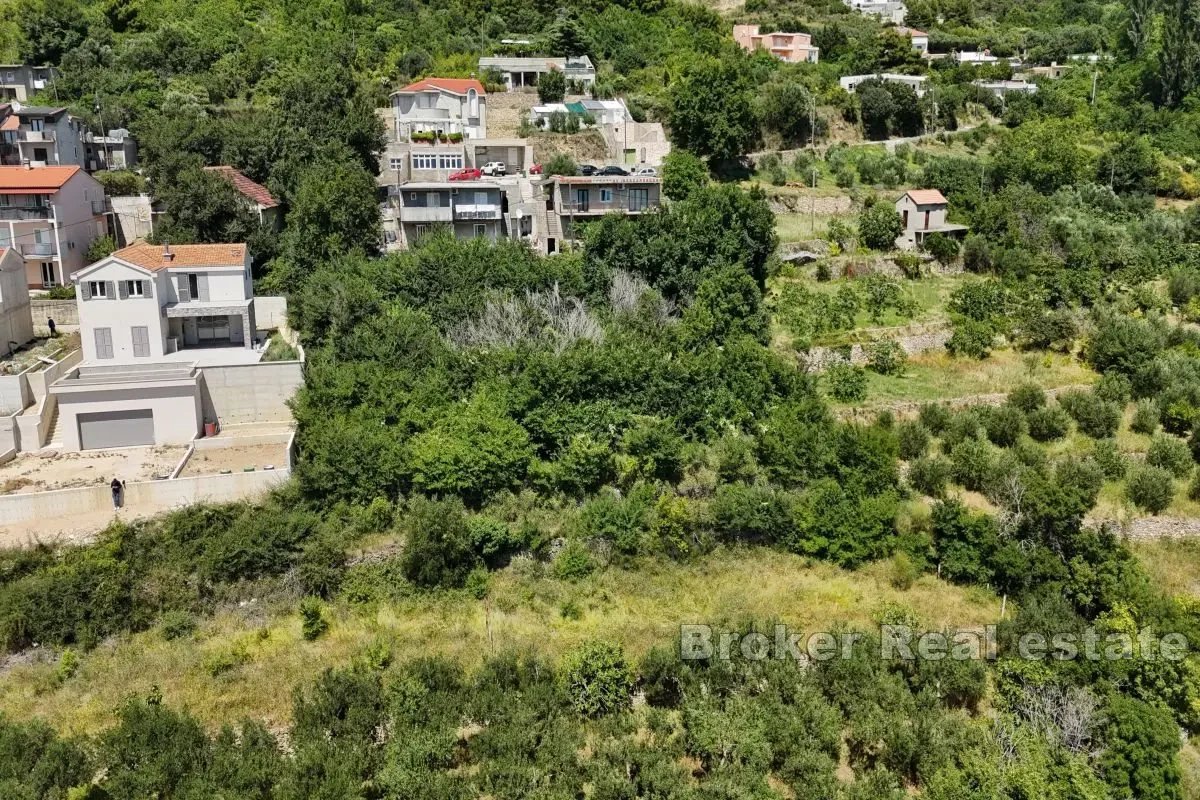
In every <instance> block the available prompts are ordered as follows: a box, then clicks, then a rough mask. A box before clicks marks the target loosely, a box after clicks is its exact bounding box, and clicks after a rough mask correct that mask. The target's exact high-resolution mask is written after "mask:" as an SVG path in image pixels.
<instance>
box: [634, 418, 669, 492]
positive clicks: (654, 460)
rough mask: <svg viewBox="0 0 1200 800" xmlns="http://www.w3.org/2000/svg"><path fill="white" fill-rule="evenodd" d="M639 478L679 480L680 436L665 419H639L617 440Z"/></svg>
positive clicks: (667, 480)
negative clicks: (619, 441) (630, 460)
mask: <svg viewBox="0 0 1200 800" xmlns="http://www.w3.org/2000/svg"><path fill="white" fill-rule="evenodd" d="M621 444H622V447H623V448H624V450H625V452H626V453H627V454H628V455H629V456H630V457H631V458H632V459H633V463H634V472H635V473H636V474H637V475H639V476H640V477H643V478H651V479H655V480H660V481H666V482H667V483H678V481H679V479H680V478H681V477H683V437H682V436H680V435H679V431H677V430H676V429H675V426H674V425H672V424H671V423H670V421H668V420H664V419H659V418H658V417H643V418H642V419H639V420H638V421H637V423H636V424H634V426H633V427H631V428H630V429H629V430H627V431H626V432H625V436H624V437H623V439H622V441H621Z"/></svg>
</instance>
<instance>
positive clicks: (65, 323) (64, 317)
mask: <svg viewBox="0 0 1200 800" xmlns="http://www.w3.org/2000/svg"><path fill="white" fill-rule="evenodd" d="M29 313H30V314H32V315H33V328H34V330H35V331H43V332H45V333H49V332H50V328H49V326H47V325H46V320H47V319H52V320H54V325H55V327H59V328H62V327H67V328H71V327H78V326H79V306H77V305H75V301H74V300H47V299H45V298H37V297H35V298H33V299H31V300H30V301H29Z"/></svg>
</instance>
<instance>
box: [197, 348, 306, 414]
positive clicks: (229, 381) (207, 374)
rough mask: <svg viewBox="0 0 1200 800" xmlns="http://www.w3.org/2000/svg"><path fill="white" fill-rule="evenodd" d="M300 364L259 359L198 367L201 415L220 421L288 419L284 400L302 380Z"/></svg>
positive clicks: (286, 399) (289, 396)
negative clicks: (256, 360) (248, 362)
mask: <svg viewBox="0 0 1200 800" xmlns="http://www.w3.org/2000/svg"><path fill="white" fill-rule="evenodd" d="M303 367H304V365H303V364H302V363H301V362H299V361H263V362H260V363H258V364H239V365H236V366H227V367H203V368H201V370H200V375H201V381H200V384H201V385H200V393H201V397H202V400H203V412H204V418H205V419H215V420H217V421H218V422H220V423H221V424H222V425H238V424H243V423H248V422H290V421H291V419H292V410H291V409H290V408H288V406H287V401H288V400H290V399H291V398H292V396H293V395H294V394H295V393H296V390H297V389H299V388H300V386H301V385H302V384H303V383H304V371H303Z"/></svg>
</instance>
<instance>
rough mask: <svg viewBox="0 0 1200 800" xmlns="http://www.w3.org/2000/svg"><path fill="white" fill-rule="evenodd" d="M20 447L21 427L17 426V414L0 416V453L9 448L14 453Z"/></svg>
mask: <svg viewBox="0 0 1200 800" xmlns="http://www.w3.org/2000/svg"><path fill="white" fill-rule="evenodd" d="M20 449H21V429H20V428H19V427H17V414H10V415H8V416H7V417H0V453H5V452H8V451H9V450H11V451H12V452H13V453H14V454H15V453H16V452H17V451H18V450H20ZM0 463H3V462H0Z"/></svg>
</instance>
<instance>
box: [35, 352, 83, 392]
mask: <svg viewBox="0 0 1200 800" xmlns="http://www.w3.org/2000/svg"><path fill="white" fill-rule="evenodd" d="M80 361H83V351H82V350H72V351H71V352H69V353H67V354H66V355H65V356H63V357H62V358H61V359H60V360H59V361H58V362H57V363H55V364H52V365H50V366H48V367H46V368H45V369H43V370H41V371H39V372H29V373H26V376H25V377H27V378H28V379H29V391H31V392H32V393H33V401H34V402H35V403H40V402H41V400H42V398H43V397H45V396H46V395H47V394H49V393H50V384H52V383H54V382H55V381H56V380H58V379H59V378H61V377H62V376H63V375H66V374H67V373H68V372H70V371H71V370H72V369H73V368H74V367H75V366H76V365H77V364H78V363H79V362H80Z"/></svg>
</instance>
